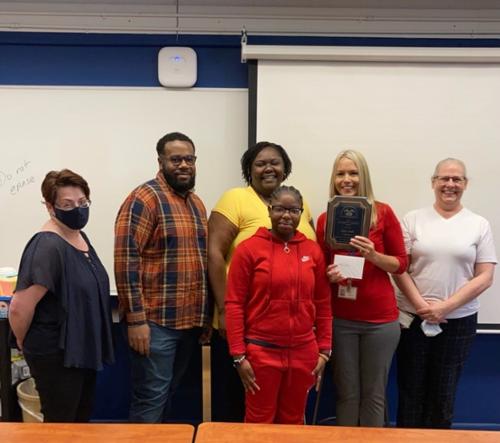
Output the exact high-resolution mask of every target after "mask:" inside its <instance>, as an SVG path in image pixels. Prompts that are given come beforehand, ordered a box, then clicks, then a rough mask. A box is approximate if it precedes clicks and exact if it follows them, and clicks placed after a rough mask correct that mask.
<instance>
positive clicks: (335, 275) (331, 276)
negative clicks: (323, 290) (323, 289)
mask: <svg viewBox="0 0 500 443" xmlns="http://www.w3.org/2000/svg"><path fill="white" fill-rule="evenodd" d="M326 276H327V277H328V280H329V281H330V283H338V282H340V281H342V280H345V277H344V276H343V275H342V274H341V273H340V267H339V266H338V265H336V264H331V265H328V267H327V268H326Z"/></svg>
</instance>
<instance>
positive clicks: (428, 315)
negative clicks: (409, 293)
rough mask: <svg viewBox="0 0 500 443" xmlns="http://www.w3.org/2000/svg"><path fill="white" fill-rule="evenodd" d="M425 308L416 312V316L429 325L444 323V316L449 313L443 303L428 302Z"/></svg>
mask: <svg viewBox="0 0 500 443" xmlns="http://www.w3.org/2000/svg"><path fill="white" fill-rule="evenodd" d="M428 303H429V304H428V305H427V306H426V307H425V308H421V309H418V310H417V315H418V316H419V317H420V318H422V319H423V320H427V321H428V322H429V323H446V315H447V314H448V312H449V309H447V306H446V304H445V302H443V301H435V300H428Z"/></svg>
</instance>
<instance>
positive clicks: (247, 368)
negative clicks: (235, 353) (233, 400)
mask: <svg viewBox="0 0 500 443" xmlns="http://www.w3.org/2000/svg"><path fill="white" fill-rule="evenodd" d="M236 370H237V371H238V375H239V376H240V378H241V382H242V383H243V387H244V388H245V392H248V391H250V392H251V393H252V394H255V391H260V387H259V385H258V384H257V381H256V379H255V374H254V372H253V369H252V365H251V364H250V362H249V361H248V360H247V359H245V360H243V361H242V362H241V364H240V365H239V366H238V367H237V368H236Z"/></svg>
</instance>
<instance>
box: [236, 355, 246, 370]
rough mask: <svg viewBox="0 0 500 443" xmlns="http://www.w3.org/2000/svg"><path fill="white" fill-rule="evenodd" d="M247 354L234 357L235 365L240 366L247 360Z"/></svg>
mask: <svg viewBox="0 0 500 443" xmlns="http://www.w3.org/2000/svg"><path fill="white" fill-rule="evenodd" d="M246 358H247V357H246V355H242V356H241V357H238V358H234V359H233V367H235V368H238V367H239V366H241V364H242V363H243V362H244V361H245V360H246Z"/></svg>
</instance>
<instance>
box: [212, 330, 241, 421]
mask: <svg viewBox="0 0 500 443" xmlns="http://www.w3.org/2000/svg"><path fill="white" fill-rule="evenodd" d="M210 354H211V361H212V371H211V372H212V420H213V421H225V422H243V419H244V417H245V391H244V389H243V384H242V383H241V379H240V376H239V375H238V372H237V371H236V369H235V368H233V359H232V358H231V355H230V354H229V347H228V344H227V340H224V339H223V338H222V337H221V336H220V335H219V333H218V331H217V330H215V329H214V331H213V334H212V340H211V344H210Z"/></svg>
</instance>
